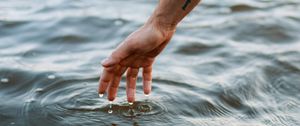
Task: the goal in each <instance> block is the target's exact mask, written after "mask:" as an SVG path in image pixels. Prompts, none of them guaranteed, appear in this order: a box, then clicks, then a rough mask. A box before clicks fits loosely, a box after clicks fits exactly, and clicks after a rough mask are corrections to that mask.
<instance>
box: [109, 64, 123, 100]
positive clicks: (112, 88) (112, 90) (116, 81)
mask: <svg viewBox="0 0 300 126" xmlns="http://www.w3.org/2000/svg"><path fill="white" fill-rule="evenodd" d="M126 69H127V68H126V67H121V66H118V68H117V71H116V72H115V74H114V77H113V79H112V81H111V82H110V85H109V87H108V100H109V101H113V100H114V99H115V98H116V96H117V92H118V88H119V85H120V81H121V78H122V75H123V73H124V72H125V71H126Z"/></svg>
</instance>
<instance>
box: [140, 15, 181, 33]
mask: <svg viewBox="0 0 300 126" xmlns="http://www.w3.org/2000/svg"><path fill="white" fill-rule="evenodd" d="M146 25H151V26H153V27H155V28H157V29H159V30H160V31H162V32H175V30H176V26H177V23H175V22H170V21H168V20H166V19H165V18H164V17H161V16H152V17H150V19H149V20H148V21H147V22H146Z"/></svg>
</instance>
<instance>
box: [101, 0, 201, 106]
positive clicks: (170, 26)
mask: <svg viewBox="0 0 300 126" xmlns="http://www.w3.org/2000/svg"><path fill="white" fill-rule="evenodd" d="M199 2H200V0H160V1H159V4H158V6H157V7H156V9H155V11H154V12H153V14H152V15H151V17H150V18H149V19H148V21H147V22H146V23H145V24H144V25H143V26H141V27H140V28H139V29H137V30H136V31H135V32H133V33H131V34H130V35H129V36H128V37H127V38H126V39H125V40H124V41H123V42H122V43H121V44H120V45H119V46H118V47H117V48H116V49H115V50H114V51H113V52H112V54H111V55H110V56H109V57H108V58H106V59H105V60H104V61H102V66H103V67H104V69H103V72H102V75H101V77H100V80H99V94H104V93H105V92H108V100H109V101H113V100H114V99H115V98H116V95H117V91H118V87H119V84H120V80H121V77H122V75H123V74H124V73H125V72H126V94H127V101H128V102H130V103H132V102H134V100H135V92H136V80H137V75H138V72H139V70H140V69H141V71H142V72H143V87H144V94H147V95H148V94H150V92H151V83H152V66H153V63H154V61H155V58H156V57H157V56H158V55H159V54H160V53H161V52H162V50H163V49H164V48H165V47H166V45H167V44H168V43H169V41H170V40H171V38H172V36H173V34H174V33H175V30H176V26H177V24H178V23H179V22H180V21H181V20H182V19H183V18H184V17H185V16H186V15H187V14H188V13H189V12H190V11H191V10H192V9H193V8H194V7H195V6H196V5H197V4H198V3H199Z"/></svg>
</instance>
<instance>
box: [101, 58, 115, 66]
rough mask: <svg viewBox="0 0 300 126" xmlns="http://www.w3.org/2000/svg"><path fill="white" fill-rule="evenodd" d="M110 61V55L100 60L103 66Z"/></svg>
mask: <svg viewBox="0 0 300 126" xmlns="http://www.w3.org/2000/svg"><path fill="white" fill-rule="evenodd" d="M111 62H112V59H111V58H110V57H108V58H105V59H104V60H102V62H101V64H102V65H103V66H108V65H109V64H110V63H111Z"/></svg>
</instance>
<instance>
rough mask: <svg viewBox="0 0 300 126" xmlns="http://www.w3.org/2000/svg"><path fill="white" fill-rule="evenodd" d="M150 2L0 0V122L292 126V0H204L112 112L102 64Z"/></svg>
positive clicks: (295, 90)
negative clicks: (147, 82) (148, 83)
mask: <svg viewBox="0 0 300 126" xmlns="http://www.w3.org/2000/svg"><path fill="white" fill-rule="evenodd" d="M156 3H157V1H156V0H155V1H148V0H89V1H84V0H48V1H45V0H26V1H22V0H1V1H0V125H1V126H9V125H27V126H41V125H42V126H59V125H65V126H68V125H70V126H71V125H74V126H78V125H97V126H99V125H113V126H116V125H119V126H124V125H125V126H126V125H133V126H138V125H140V126H154V125H163V126H174V125H176V126H177V125H178V126H194V125H195V126H224V125H228V126H299V125H300V121H299V120H300V93H299V92H300V13H299V12H300V1H299V0H243V1H241V0H240V1H238V0H223V1H219V0H206V1H203V2H202V4H201V5H199V6H198V7H197V8H196V9H195V10H194V11H193V12H192V13H191V14H190V15H189V16H188V17H187V18H186V19H185V20H184V21H183V22H182V23H181V24H180V25H179V26H178V29H177V32H176V34H175V36H174V37H173V39H172V40H171V42H170V44H169V45H168V46H167V48H166V49H165V50H164V52H163V53H162V54H161V55H160V56H159V57H158V59H157V60H156V63H155V65H154V70H153V92H152V94H151V95H150V96H149V97H148V98H146V97H145V96H143V91H142V84H141V76H140V75H139V78H138V85H137V88H138V89H137V99H136V102H135V103H134V104H133V106H129V105H128V104H127V102H126V95H125V78H123V80H122V82H121V87H120V90H119V92H118V98H117V99H116V100H115V101H114V103H113V105H112V106H111V107H112V113H108V111H109V110H110V106H109V103H108V101H107V100H106V99H105V98H99V97H98V94H97V88H98V79H99V75H100V73H101V71H102V67H101V65H100V61H101V60H103V59H104V58H105V57H106V56H108V55H109V54H110V53H111V51H112V50H113V49H114V48H115V47H116V46H117V45H118V44H119V43H120V42H121V41H122V40H123V39H124V38H125V37H126V36H127V35H128V34H130V33H131V32H133V31H134V30H135V29H137V28H138V27H139V26H141V25H142V24H143V22H145V20H147V17H148V16H149V15H150V14H151V12H152V11H153V9H154V7H155V6H156Z"/></svg>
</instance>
